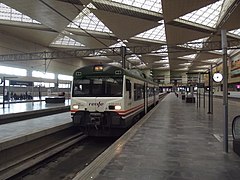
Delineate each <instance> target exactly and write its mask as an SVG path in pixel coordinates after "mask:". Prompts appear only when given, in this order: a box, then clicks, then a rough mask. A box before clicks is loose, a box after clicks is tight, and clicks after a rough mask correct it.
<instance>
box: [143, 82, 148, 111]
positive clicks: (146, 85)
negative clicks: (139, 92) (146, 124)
mask: <svg viewBox="0 0 240 180" xmlns="http://www.w3.org/2000/svg"><path fill="white" fill-rule="evenodd" d="M143 87H144V91H143V99H144V113H145V114H147V110H148V93H147V88H148V84H147V83H144V86H143Z"/></svg>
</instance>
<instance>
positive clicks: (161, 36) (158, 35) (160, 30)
mask: <svg viewBox="0 0 240 180" xmlns="http://www.w3.org/2000/svg"><path fill="white" fill-rule="evenodd" d="M160 23H163V21H160ZM135 37H139V38H145V39H153V40H158V41H166V35H165V26H164V23H163V24H161V25H160V26H158V27H155V28H152V29H150V30H148V31H145V32H143V33H141V34H138V35H136V36H135Z"/></svg>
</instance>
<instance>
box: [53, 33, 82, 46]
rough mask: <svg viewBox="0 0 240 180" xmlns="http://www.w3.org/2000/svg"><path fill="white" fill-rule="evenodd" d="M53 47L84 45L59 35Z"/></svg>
mask: <svg viewBox="0 0 240 180" xmlns="http://www.w3.org/2000/svg"><path fill="white" fill-rule="evenodd" d="M51 45H62V46H80V47H84V46H85V45H84V44H81V43H80V42H77V41H75V40H74V39H71V38H69V37H68V36H63V35H59V36H58V37H57V38H56V40H55V41H53V42H52V43H51Z"/></svg>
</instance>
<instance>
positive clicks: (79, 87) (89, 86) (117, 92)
mask: <svg viewBox="0 0 240 180" xmlns="http://www.w3.org/2000/svg"><path fill="white" fill-rule="evenodd" d="M122 90H123V79H122V78H120V77H100V78H99V77H86V78H84V79H77V80H74V81H73V92H72V97H95V96H98V97H121V96H122Z"/></svg>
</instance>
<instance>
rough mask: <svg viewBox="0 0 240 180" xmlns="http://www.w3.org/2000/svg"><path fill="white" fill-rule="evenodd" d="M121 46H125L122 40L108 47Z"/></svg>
mask: <svg viewBox="0 0 240 180" xmlns="http://www.w3.org/2000/svg"><path fill="white" fill-rule="evenodd" d="M122 46H126V44H124V42H122V41H120V42H118V43H116V44H113V45H111V46H109V47H110V48H113V47H122Z"/></svg>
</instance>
